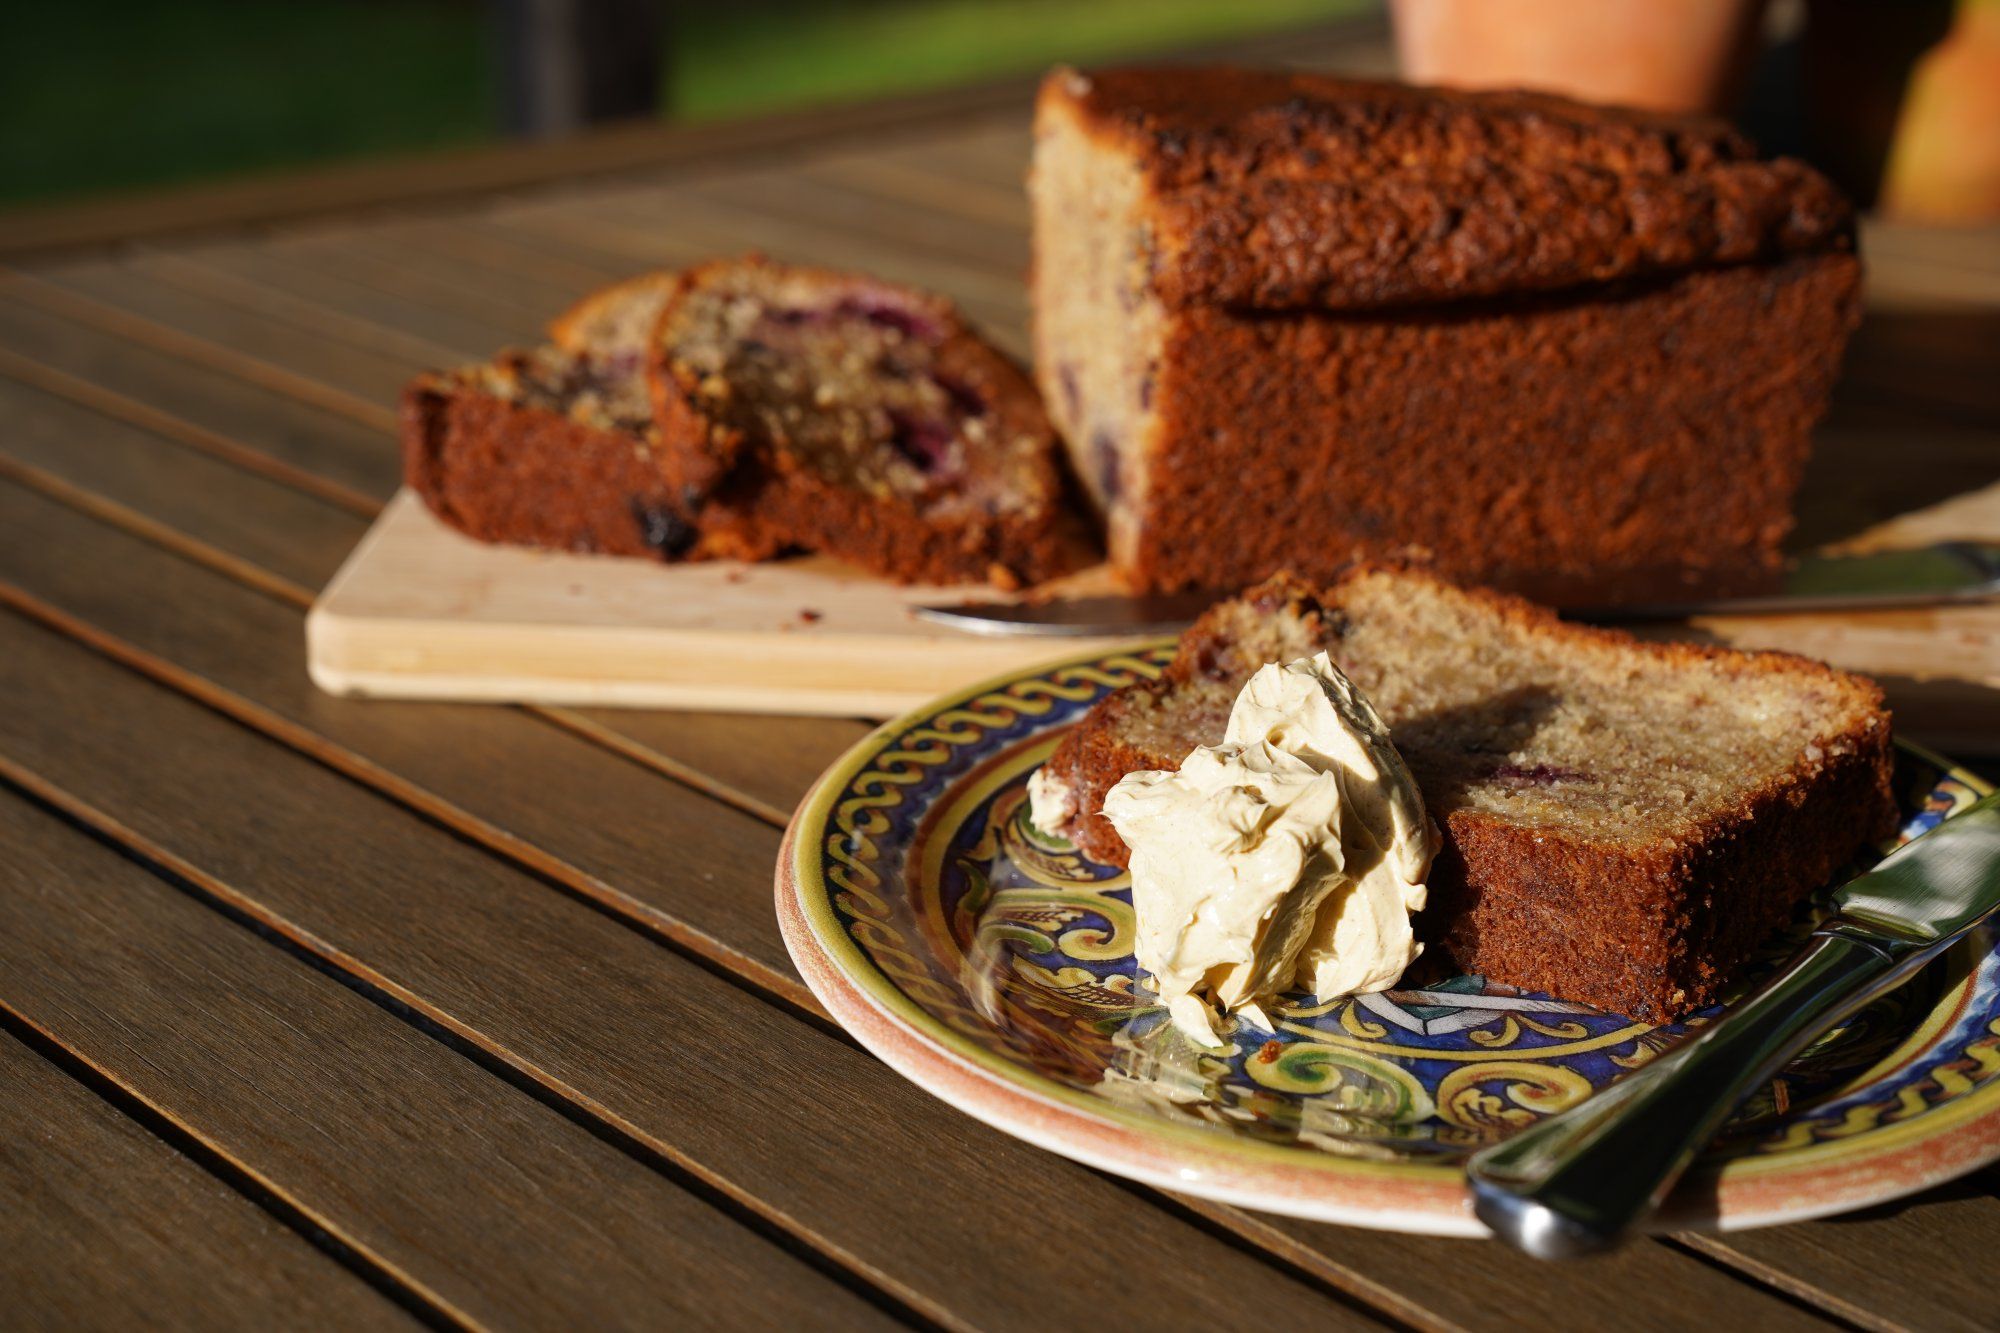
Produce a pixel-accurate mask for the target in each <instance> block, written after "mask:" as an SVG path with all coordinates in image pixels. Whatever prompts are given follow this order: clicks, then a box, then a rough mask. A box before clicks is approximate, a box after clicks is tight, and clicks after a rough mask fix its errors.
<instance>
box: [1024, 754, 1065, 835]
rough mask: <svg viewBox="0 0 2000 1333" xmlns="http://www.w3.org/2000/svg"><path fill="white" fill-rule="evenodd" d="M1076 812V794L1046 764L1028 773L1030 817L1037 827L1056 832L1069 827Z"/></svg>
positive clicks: (1048, 831)
mask: <svg viewBox="0 0 2000 1333" xmlns="http://www.w3.org/2000/svg"><path fill="white" fill-rule="evenodd" d="M1075 814H1076V797H1075V795H1074V794H1072V793H1071V791H1070V789H1069V785H1068V784H1067V783H1065V782H1063V781H1062V780H1061V779H1059V778H1057V777H1056V776H1055V775H1054V774H1053V773H1051V772H1049V770H1048V766H1047V765H1046V764H1044V765H1043V766H1042V767H1040V768H1038V769H1036V770H1035V771H1034V772H1032V773H1030V774H1029V775H1028V818H1029V820H1030V821H1031V822H1032V823H1033V824H1034V826H1035V827H1036V828H1038V829H1040V830H1042V832H1044V833H1049V834H1054V833H1056V832H1057V831H1058V830H1060V829H1062V828H1065V827H1067V826H1068V824H1069V821H1070V818H1071V817H1072V816H1073V815H1075Z"/></svg>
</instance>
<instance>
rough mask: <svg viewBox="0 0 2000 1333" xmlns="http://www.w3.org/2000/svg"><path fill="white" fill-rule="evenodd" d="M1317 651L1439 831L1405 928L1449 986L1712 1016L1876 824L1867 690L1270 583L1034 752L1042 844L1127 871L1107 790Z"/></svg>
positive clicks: (1884, 778)
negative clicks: (1741, 973)
mask: <svg viewBox="0 0 2000 1333" xmlns="http://www.w3.org/2000/svg"><path fill="white" fill-rule="evenodd" d="M1321 649H1324V650H1325V651H1327V652H1328V653H1329V654H1331V655H1332V657H1333V659H1334V661H1335V662H1336V663H1337V664H1338V665H1339V666H1340V668H1341V670H1343V671H1344V672H1346V673H1347V675H1348V677H1349V678H1350V679H1352V680H1353V681H1354V683H1355V685H1356V686H1358V687H1359V688H1360V689H1361V691H1362V693H1363V694H1365V695H1366V696H1367V697H1368V699H1369V700H1370V701H1371V702H1372V703H1373V704H1374V705H1375V707H1376V709H1377V710H1378V711H1379V712H1380V713H1381V715H1382V717H1383V719H1384V720H1385V721H1386V722H1387V723H1388V725H1389V729H1390V735H1391V739H1392V740H1393V741H1394V742H1395V745H1396V748H1397V750H1398V751H1399V752H1401V754H1402V756H1403V758H1404V760H1405V761H1406V762H1407V763H1408V765H1409V768H1410V772H1411V773H1412V775H1414V776H1415V778H1416V780H1417V785H1418V787H1419V788H1420V789H1421V790H1422V792H1423V795H1424V801H1425V804H1426V805H1427V806H1428V808H1429V810H1430V814H1431V817H1432V818H1433V819H1434V820H1436V821H1437V823H1438V826H1439V827H1440V828H1441V829H1442V830H1443V832H1444V835H1445V849H1444V852H1443V854H1442V855H1441V856H1440V857H1439V859H1438V861H1437V864H1436V866H1435V868H1434V870H1433V872H1432V873H1433V878H1432V881H1431V900H1430V905H1429V906H1428V907H1427V908H1426V909H1425V911H1424V913H1423V915H1422V917H1421V919H1420V921H1419V927H1420V930H1421V931H1422V933H1423V934H1425V935H1426V936H1427V937H1429V938H1430V939H1432V940H1434V941H1435V942H1436V943H1438V944H1439V945H1441V947H1442V949H1443V951H1444V952H1445V954H1446V955H1447V956H1448V957H1449V958H1450V959H1451V960H1452V961H1454V962H1455V963H1456V964H1457V965H1458V966H1459V967H1460V968H1462V969H1463V970H1465V971H1467V972H1470V973H1474V974H1478V975H1482V976H1485V977H1487V978H1489V979H1491V980H1495V981H1501V982H1506V983H1509V984H1511V985H1515V986H1520V987H1523V988H1525V989H1528V990H1534V991H1542V992H1546V993H1549V994H1553V995H1557V996H1560V997H1561V998H1563V999H1566V1000H1573V1001H1577V1002H1580V1003H1584V1004H1591V1005H1596V1006H1598V1007H1600V1008H1603V1009H1609V1010H1613V1011H1616V1012H1619V1013H1625V1014H1630V1015H1632V1016H1633V1017H1636V1018H1643V1019H1648V1020H1651V1021H1661V1020H1664V1019H1670V1018H1674V1017H1677V1016H1679V1015H1682V1014H1684V1013H1686V1012H1688V1011H1689V1010H1691V1009H1696V1008H1699V1007H1701V1006H1702V1005H1705V1004H1708V1003H1709V1002H1711V1001H1712V1000H1714V999H1715V998H1716V997H1717V995H1718V993H1719V991H1720V989H1721V988H1722V987H1723V986H1724V985H1725V984H1726V983H1727V982H1728V981H1729V979H1730V977H1731V976H1732V974H1733V973H1734V972H1735V970H1736V969H1737V968H1738V967H1739V966H1740V965H1741V964H1742V963H1743V961H1744V960H1745V959H1747V958H1748V957H1749V956H1750V954H1751V952H1752V951H1753V950H1754V949H1755V948H1756V947H1757V946H1758V944H1759V943H1761V942H1762V941H1763V940H1764V939H1765V938H1766V937H1767V936H1769V935H1770V934H1771V933H1772V932H1773V931H1774V930H1775V929H1777V927H1779V926H1780V925H1782V924H1783V923H1784V922H1785V921H1786V920H1787V919H1788V917H1789V916H1790V914H1791V912H1792V911H1793V909H1794V908H1795V907H1796V906H1797V905H1798V904H1799V903H1800V902H1801V901H1802V900H1804V899H1805V898H1806V897H1808V896H1809V895H1810V894H1811V893H1812V892H1814V891H1815V890H1816V889H1819V888H1821V887H1824V886H1825V885H1826V884H1828V883H1829V882H1830V881H1831V880H1832V878H1833V877H1834V876H1835V875H1836V873H1837V872H1838V871H1839V870H1840V868H1841V867H1842V866H1844V865H1846V864H1847V863H1848V862H1849V860H1850V858H1852V857H1853V855H1854V854H1855V852H1856V851H1857V850H1859V849H1860V848H1861V847H1862V846H1863V845H1864V844H1865V843H1866V842H1868V841H1869V840H1871V839H1876V838H1880V837H1883V836H1886V835H1887V834H1888V833H1889V832H1890V831H1891V830H1892V828H1893V825H1894V815H1895V802H1894V800H1893V798H1892V792H1891V790H1890V785H1889V769H1890V735H1889V716H1888V714H1887V712H1886V711H1884V709H1883V706H1882V694H1881V691H1880V690H1879V689H1877V688H1876V686H1875V685H1874V683H1873V682H1871V681H1868V680H1865V679H1862V678H1861V677H1858V676H1852V675H1848V674H1845V673H1843V672H1839V671H1835V670H1833V669H1831V668H1829V667H1826V666H1822V665H1820V664H1819V663H1816V662H1809V661H1806V660H1805V659H1803V658H1797V657H1792V656H1789V655H1786V654H1782V653H1741V652H1732V651H1727V650H1723V649H1717V648H1707V647H1696V646H1692V645H1686V644H1652V643H1644V642H1641V641H1639V640H1636V639H1634V638H1632V637H1631V636H1630V635H1627V634H1622V633H1618V632H1615V631H1610V630H1601V629H1589V628H1585V627H1582V626H1578V625H1574V624H1570V623H1567V622H1564V621H1561V620H1558V619H1557V618H1556V617H1555V616H1554V615H1552V614H1551V613H1549V612H1547V611H1545V610H1542V609H1540V608H1538V607H1535V606H1532V605H1530V604H1528V603H1526V602H1523V601H1521V600H1519V599H1518V598H1514V597H1509V596H1505V595H1502V594H1498V593H1494V592H1489V591H1484V590H1477V589H1467V588H1462V587H1458V586H1455V585H1454V584H1452V583H1449V582H1447V581H1445V580H1444V579H1442V578H1439V577H1438V576H1437V575H1435V574H1432V573H1428V572H1424V571H1421V570H1416V569H1410V568H1390V567H1380V566H1376V567H1370V566H1363V567H1360V568H1357V569H1355V570H1352V571H1350V572H1349V573H1347V574H1346V575H1344V576H1343V577H1341V578H1340V579H1339V580H1338V581H1337V582H1336V583H1335V584H1334V585H1333V586H1332V587H1331V588H1329V589H1328V590H1326V591H1325V592H1319V591H1316V590H1314V589H1313V588H1312V587H1311V586H1309V585H1307V584H1305V583H1303V582H1302V581H1300V580H1297V579H1294V578H1291V577H1288V576H1281V577H1278V578H1274V579H1272V580H1270V581H1269V582H1267V583H1265V584H1263V585H1261V586H1259V587H1257V588H1254V589H1252V590H1251V591H1249V592H1247V593H1245V594H1244V595H1243V596H1241V597H1239V598H1234V599H1231V600H1229V601H1226V602H1223V603H1221V604H1219V605H1217V606H1216V607H1214V608H1212V609H1211V610H1210V611H1209V612H1208V614H1207V615H1205V616H1204V617H1203V618H1202V619H1201V621H1200V622H1199V623H1197V624H1196V625H1195V626H1194V627H1192V628H1191V629H1190V630H1189V631H1188V632H1187V634H1186V635H1185V636H1183V638H1182V639H1181V643H1180V647H1179V650H1178V651H1177V653H1176V655H1175V657H1174V660H1173V662H1172V664H1171V665H1170V666H1169V667H1168V669H1167V671H1166V672H1165V674H1164V675H1163V676H1162V677H1161V678H1160V679H1159V680H1157V681H1152V682H1147V683H1143V684H1139V685H1134V686H1130V687H1128V688H1126V689H1123V690H1120V691H1118V692H1116V693H1114V694H1111V695H1109V696H1107V697H1106V698H1105V699H1103V700H1102V701H1100V702H1099V703H1098V704H1097V706H1096V707H1095V708H1093V709H1092V710H1091V712H1090V713H1089V714H1087V715H1086V716H1085V718H1084V719H1083V720H1082V721H1081V722H1079V723H1078V724H1077V726H1076V727H1075V729H1074V730H1072V731H1071V732H1070V733H1069V735H1068V736H1066V737H1065V738H1064V740H1063V742H1062V744H1061V746H1060V747H1059V748H1058V749H1057V751H1056V753H1055V754H1054V756H1053V757H1051V759H1050V760H1049V762H1048V764H1047V766H1046V767H1045V770H1044V772H1045V773H1046V774H1047V778H1046V779H1045V781H1046V782H1047V783H1049V784H1052V795H1051V796H1050V798H1049V799H1048V800H1046V801H1043V802H1039V803H1038V808H1043V807H1045V806H1048V805H1054V806H1057V807H1066V813H1065V816H1064V818H1063V820H1062V824H1063V827H1062V828H1061V829H1059V830H1055V831H1058V832H1062V833H1064V834H1065V835H1067V836H1068V837H1070V838H1071V840H1072V841H1074V842H1075V843H1076V844H1077V845H1078V846H1079V847H1080V848H1081V849H1082V850H1083V851H1084V852H1085V853H1086V854H1087V855H1089V856H1091V857H1092V858H1093V859H1096V860H1099V861H1104V862H1107V863H1110V864H1114V865H1123V864H1124V863H1125V860H1126V851H1125V847H1124V844H1123V843H1122V842H1120V841H1119V838H1118V835H1117V833H1116V831H1115V830H1113V829H1112V827H1111V825H1110V823H1109V822H1108V821H1106V820H1105V819H1104V818H1103V817H1102V815H1101V814H1100V811H1101V809H1102V806H1103V801H1104V795H1105V793H1106V792H1108V791H1109V790H1110V789H1111V787H1112V786H1113V785H1114V784H1116V782H1117V781H1118V779H1120V778H1121V777H1123V776H1124V775H1125V774H1126V773H1128V772H1132V771H1134V770H1137V769H1169V770H1170V769H1175V768H1178V767H1179V765H1180V762H1181V760H1182V759H1183V758H1184V757H1185V756H1186V755H1187V753H1188V752H1189V751H1190V750H1192V749H1193V748H1194V747H1195V746H1197V745H1213V744H1216V743H1218V742H1219V741H1220V740H1221V739H1222V733H1223V728H1224V726H1225V724H1226V723H1227V721H1228V717H1229V709H1230V705H1231V703H1232V702H1233V701H1234V700H1235V697H1236V694H1237V692H1238V691H1239V690H1240V689H1241V688H1242V686H1243V683H1244V682H1245V681H1246V680H1247V679H1248V678H1249V676H1250V674H1251V673H1252V672H1254V671H1255V670H1256V669H1257V668H1258V667H1260V666H1262V665H1263V664H1264V663H1265V662H1269V661H1280V662H1282V661H1292V660H1295V659H1297V658H1299V657H1303V656H1306V655H1308V654H1310V653H1314V652H1318V651H1320V650H1321Z"/></svg>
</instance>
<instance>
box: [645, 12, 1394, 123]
mask: <svg viewBox="0 0 2000 1333" xmlns="http://www.w3.org/2000/svg"><path fill="white" fill-rule="evenodd" d="M1373 7H1375V6H1374V3H1373V0H902V2H901V3H896V2H893V0H892V2H890V3H884V2H883V0H848V2H847V3H839V2H838V0H835V2H833V3H798V2H797V0H794V2H793V3H776V4H765V5H763V6H761V7H743V8H736V9H726V10H725V9H715V8H698V9H688V10H684V11H683V15H682V17H681V18H680V19H679V22H678V33H679V43H678V45H677V47H676V48H675V50H674V52H673V60H672V75H671V81H670V84H669V87H670V90H671V92H670V96H669V98H668V109H669V110H670V111H672V112H673V113H674V114H676V115H678V116H682V117H685V118H687V119H707V118H711V117H718V116H731V115H742V114H744V113H746V112H749V111H753V110H769V109H773V108H776V107H780V106H786V105H799V104H805V103H811V102H817V101H829V100H834V99H842V98H853V97H863V96H870V95H880V94H883V93H890V92H914V91H917V90H920V89H926V88H938V87H948V86H950V85H952V84H955V83H972V82H976V81H978V80H980V79H991V78H996V77H999V76H1001V75H1004V74H1008V73H1016V72H1020V71H1025V70H1034V69H1040V68H1041V67H1042V66H1044V65H1048V64H1051V63H1054V62H1056V61H1059V60H1060V61H1082V60H1096V59H1104V58H1107V57H1115V56H1139V55H1144V54H1145V53H1147V52H1149V51H1162V50H1167V49H1170V48H1174V47H1189V46H1199V45H1200V44H1201V43H1202V42H1204V41H1211V40H1218V39H1224V38H1229V37H1236V36H1243V35H1246V34H1249V33H1254V32H1261V31H1269V30H1271V29H1276V28H1286V27H1299V26H1303V25H1305V24H1309V23H1314V22H1322V21H1325V20H1327V19H1329V18H1334V17H1339V16H1341V15H1346V14H1354V13H1358V12H1360V11H1362V10H1366V9H1370V8H1373Z"/></svg>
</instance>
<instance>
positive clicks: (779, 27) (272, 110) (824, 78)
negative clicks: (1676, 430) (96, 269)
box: [0, 0, 1372, 206]
mask: <svg viewBox="0 0 2000 1333" xmlns="http://www.w3.org/2000/svg"><path fill="white" fill-rule="evenodd" d="M1370 7H1372V5H1371V0H748V2H745V0H738V3H736V4H733V5H724V6H717V5H703V6H692V5H672V6H670V7H669V17H668V20H667V22H668V28H669V35H668V39H667V51H668V55H667V64H666V70H667V72H666V76H665V78H664V80H663V87H662V91H661V107H660V111H661V114H662V115H663V116H667V117H671V118H675V119H681V120H704V119H713V118H717V117H726V116H738V115H747V114H753V113H756V112H760V111H776V110H781V109H785V108H789V107H797V106H801V105H807V104H810V103H814V102H826V101H831V100H840V99H851V98H858V97H867V96H870V95H875V94H881V93H890V92H907V91H913V90H917V89H921V88H927V87H937V86H943V85H949V84H954V83H966V82H971V81H975V80H979V79H983V78H993V77H997V76H1001V75H1005V74H1011V73H1023V72H1027V71H1031V70H1035V69H1039V68H1041V67H1042V66H1044V65H1047V64H1049V63H1050V62H1052V61H1055V60H1072V59H1074V60H1091V59H1105V58H1114V57H1117V56H1122V55H1141V54H1144V53H1147V52H1150V51H1159V50H1163V49H1168V48H1175V47H1195V46H1200V45H1201V44H1202V43H1204V42H1207V41H1214V40H1222V39H1227V38H1231V37H1240V36H1244V35H1248V34H1251V33H1255V32H1260V31H1268V30H1272V29H1281V28H1286V27H1294V26H1300V25H1304V24H1309V23H1312V22H1315V21H1321V20H1325V19H1327V18H1331V17H1336V16H1340V15H1344V14H1350V13H1353V12H1356V11H1358V10H1362V9H1366V8H1370ZM11 8H12V12H11V13H10V14H9V15H8V18H7V22H6V28H7V39H6V40H5V41H4V42H0V107H4V112H0V206H4V205H7V204H21V203H26V202H43V201H55V200H62V199H68V198H75V197H80V196H87V195H91V194H97V193H102V192H105V191H112V190H118V189H130V188H138V187H144V186H152V185H165V184H172V183H178V182H183V181H193V180H202V179H215V178H218V177H225V176H228V175H231V174H235V173H241V172H250V171H259V170H270V169H274V168H282V167H288V166H300V165H305V164H309V163H314V162H326V161H332V160H338V159H342V158H353V157H361V156H366V155H369V154H374V153H389V152H397V153H407V152H413V151H420V150H424V149H436V148H443V147H449V146H453V145H461V144H474V143H481V142H486V141H490V140H492V139H494V138H496V137H497V135H498V130H497V126H498V125H499V124H500V110H499V106H498V102H499V97H500V78H499V72H498V69H497V64H498V57H497V52H498V47H499V44H498V43H497V41H496V40H495V39H494V36H493V33H492V31H491V18H490V14H489V11H488V9H487V7H486V5H484V4H482V3H480V2H479V0H289V3H277V2H273V3H241V2H238V3H230V2H228V0H180V3H173V2H171V0H156V2H155V3H134V2H133V0H102V2H101V3H96V4H77V3H71V4H67V5H49V4H40V5H25V4H24V5H16V6H12V7H11Z"/></svg>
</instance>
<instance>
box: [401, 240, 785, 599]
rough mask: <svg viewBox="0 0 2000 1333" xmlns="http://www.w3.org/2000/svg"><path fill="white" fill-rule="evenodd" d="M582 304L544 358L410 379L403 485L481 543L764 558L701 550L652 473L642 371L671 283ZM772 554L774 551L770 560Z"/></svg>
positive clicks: (655, 469)
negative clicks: (648, 337)
mask: <svg viewBox="0 0 2000 1333" xmlns="http://www.w3.org/2000/svg"><path fill="white" fill-rule="evenodd" d="M673 278H674V275H673V274H671V273H648V274H643V275H641V276H639V277H637V278H633V279H630V280H628V281H625V282H621V283H618V284H616V285H615V286H612V287H607V288H605V289H604V290H602V291H600V292H597V293H595V294H593V295H592V296H590V297H587V298H586V299H585V300H584V301H583V302H582V303H580V304H579V305H577V306H576V307H575V308H573V309H572V310H571V311H570V312H568V313H567V314H565V315H564V316H563V317H562V318H560V319H558V320H557V321H556V322H555V324H554V325H552V326H551V329H550V334H551V336H552V337H553V338H554V340H555V341H554V343H553V344H552V345H547V346H542V347H537V348H534V349H532V350H529V351H514V352H507V353H504V354H502V355H501V356H500V357H499V358H498V359H496V360H494V361H492V362H489V363H487V364H484V365H477V366H468V367H465V368H463V369H460V370H456V371H451V372H445V373H438V374H427V375H422V376H419V377H418V378H417V379H416V380H415V381H414V382H413V383H412V384H411V385H410V386H409V388H408V389H407V390H405V391H404V395H403V476H404V480H405V481H406V482H408V484H409V485H410V487H411V489H413V490H415V491H416V492H417V494H418V495H420V496H422V497H423V500H424V503H425V504H427V505H429V506H430V508H431V511H432V512H433V513H435V514H436V515H437V516H438V517H439V518H441V519H443V520H444V521H445V522H447V523H449V524H451V525H452V526H453V527H455V528H457V529H459V530H460V531H461V532H464V533H467V534H468V535H470V536H473V537H476V538H478V539H480V540H481V541H490V542H508V543H513V544H518V545H524V546H539V547H543V548H547V549H551V550H564V551H595V552H603V553H606V554H610V555H650V556H654V557H656V558H659V559H665V560H684V559H697V558H703V557H706V556H713V555H721V554H730V555H753V556H754V555H768V554H771V553H772V550H763V551H751V550H747V549H745V548H743V547H742V546H741V545H739V544H735V543H730V544H726V545H725V544H724V543H720V542H712V541H706V540H704V539H703V536H702V534H701V532H700V531H699V530H698V529H697V528H696V526H695V524H694V522H693V518H692V514H691V510H690V509H689V507H688V506H687V505H686V504H685V503H684V502H683V499H682V497H681V495H680V493H679V490H678V488H677V487H676V486H675V484H674V483H673V481H672V480H671V479H670V478H669V477H668V475H667V473H666V472H665V470H664V469H663V468H662V466H661V463H660V458H659V452H658V448H657V443H658V441H657V433H656V432H655V431H654V429H653V411H652V401H651V398H650V396H649V395H648V393H647V390H646V383H645V376H644V373H643V366H644V361H645V348H646V336H647V334H648V333H649V332H650V330H651V328H652V325H653V323H654V321H655V320H657V319H658V317H659V313H660V308H661V306H662V305H663V304H664V303H665V301H666V296H667V292H668V290H669V289H670V288H671V286H672V283H673ZM772 549H775V548H772Z"/></svg>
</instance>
